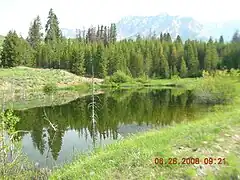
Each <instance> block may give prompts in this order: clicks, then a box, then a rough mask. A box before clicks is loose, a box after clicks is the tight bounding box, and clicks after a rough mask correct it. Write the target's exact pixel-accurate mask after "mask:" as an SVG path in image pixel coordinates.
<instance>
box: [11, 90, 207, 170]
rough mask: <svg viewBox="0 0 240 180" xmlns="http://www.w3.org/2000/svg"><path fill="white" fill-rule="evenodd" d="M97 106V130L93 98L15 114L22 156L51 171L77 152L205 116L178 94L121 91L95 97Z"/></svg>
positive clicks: (187, 93) (191, 100) (188, 95)
mask: <svg viewBox="0 0 240 180" xmlns="http://www.w3.org/2000/svg"><path fill="white" fill-rule="evenodd" d="M95 100H96V107H95V110H96V112H95V113H96V126H95V128H93V124H92V121H91V109H90V108H89V104H90V103H91V101H92V98H91V96H86V97H82V98H79V99H77V100H74V101H72V102H70V103H68V104H64V105H59V106H49V107H38V108H32V109H27V110H23V111H15V114H16V115H17V116H19V117H20V119H21V121H20V122H19V123H18V125H17V129H18V130H24V131H29V133H22V134H21V135H20V137H21V141H22V144H23V151H24V153H26V154H27V156H28V157H29V158H30V160H33V161H35V162H39V163H40V166H41V167H52V166H55V165H60V164H62V163H64V162H66V161H71V159H72V158H73V155H74V153H76V152H78V153H79V152H90V151H91V150H92V149H93V148H95V147H99V146H104V145H106V144H110V143H113V142H115V141H117V140H120V139H122V138H124V137H126V136H127V135H129V134H132V133H136V132H141V131H146V130H149V129H153V128H158V129H159V128H161V127H164V126H167V125H171V124H172V123H173V122H174V123H179V122H181V121H189V120H193V119H194V118H196V116H200V115H201V114H202V113H206V112H207V111H208V110H209V108H208V107H207V106H202V105H201V106H200V105H198V104H196V103H195V101H194V98H193V95H192V93H191V92H190V91H185V90H182V89H164V90H150V89H143V90H138V91H133V90H119V91H114V92H106V93H104V94H100V95H96V96H95ZM46 117H47V119H49V120H50V121H51V123H52V124H54V125H56V126H57V131H54V130H53V128H52V126H51V125H50V123H49V121H48V120H46Z"/></svg>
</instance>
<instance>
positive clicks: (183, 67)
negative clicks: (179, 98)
mask: <svg viewBox="0 0 240 180" xmlns="http://www.w3.org/2000/svg"><path fill="white" fill-rule="evenodd" d="M187 72H188V71H187V66H186V63H185V60H184V58H183V57H182V58H181V64H180V70H179V75H180V77H181V78H184V77H186V76H187Z"/></svg>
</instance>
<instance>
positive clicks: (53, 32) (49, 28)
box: [45, 8, 62, 43]
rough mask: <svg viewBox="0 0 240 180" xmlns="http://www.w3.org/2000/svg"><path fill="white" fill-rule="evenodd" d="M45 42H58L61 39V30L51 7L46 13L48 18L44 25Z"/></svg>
mask: <svg viewBox="0 0 240 180" xmlns="http://www.w3.org/2000/svg"><path fill="white" fill-rule="evenodd" d="M45 32H46V36H45V42H47V43H52V42H59V41H61V39H62V32H61V30H60V28H59V22H58V18H57V15H56V14H55V13H54V12H53V9H52V8H51V9H50V11H49V13H48V20H47V24H46V26H45Z"/></svg>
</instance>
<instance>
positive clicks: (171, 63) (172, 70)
mask: <svg viewBox="0 0 240 180" xmlns="http://www.w3.org/2000/svg"><path fill="white" fill-rule="evenodd" d="M171 48H172V49H171V57H170V61H169V66H170V76H171V75H177V73H178V72H177V69H176V66H177V61H178V56H177V50H176V46H175V45H174V44H173V45H172V46H171Z"/></svg>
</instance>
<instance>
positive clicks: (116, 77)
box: [109, 71, 132, 83]
mask: <svg viewBox="0 0 240 180" xmlns="http://www.w3.org/2000/svg"><path fill="white" fill-rule="evenodd" d="M131 80H132V78H131V77H130V76H128V75H126V74H125V73H124V72H122V71H117V72H115V73H114V74H113V75H112V76H111V77H110V80H109V82H114V83H126V82H129V81H131Z"/></svg>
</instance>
